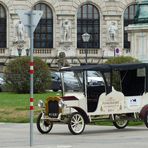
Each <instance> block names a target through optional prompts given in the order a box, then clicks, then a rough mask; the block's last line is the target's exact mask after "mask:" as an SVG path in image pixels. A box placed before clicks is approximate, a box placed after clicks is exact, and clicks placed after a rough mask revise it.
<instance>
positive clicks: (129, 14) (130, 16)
mask: <svg viewBox="0 0 148 148" xmlns="http://www.w3.org/2000/svg"><path fill="white" fill-rule="evenodd" d="M136 11H137V4H132V5H130V6H128V7H127V8H126V10H125V12H124V28H125V27H126V26H128V25H129V24H134V16H135V15H136ZM124 48H128V49H130V42H129V41H128V33H127V32H126V31H124Z"/></svg>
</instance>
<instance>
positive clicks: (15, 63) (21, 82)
mask: <svg viewBox="0 0 148 148" xmlns="http://www.w3.org/2000/svg"><path fill="white" fill-rule="evenodd" d="M29 62H30V58H29V57H19V58H16V59H15V60H12V61H11V62H10V63H9V64H8V65H7V66H6V68H5V80H6V82H7V83H8V84H9V85H11V88H12V89H13V90H14V91H16V92H18V93H28V92H29V91H30V74H29V69H30V66H29ZM34 71H35V73H34V92H36V93H37V92H44V91H45V90H46V89H47V88H48V86H49V85H50V75H49V69H48V65H47V64H46V63H45V62H43V61H42V60H41V59H40V58H37V57H35V58H34Z"/></svg>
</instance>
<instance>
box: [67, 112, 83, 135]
mask: <svg viewBox="0 0 148 148" xmlns="http://www.w3.org/2000/svg"><path fill="white" fill-rule="evenodd" d="M68 128H69V130H70V132H71V133H72V134H73V135H79V134H81V133H82V132H83V131H84V128H85V121H84V118H83V116H82V115H81V114H80V113H78V112H75V113H72V114H71V116H70V118H69V122H68Z"/></svg>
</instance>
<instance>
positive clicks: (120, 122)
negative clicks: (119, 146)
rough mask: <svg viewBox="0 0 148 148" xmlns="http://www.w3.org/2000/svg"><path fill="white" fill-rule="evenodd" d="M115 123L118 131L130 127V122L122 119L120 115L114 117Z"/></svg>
mask: <svg viewBox="0 0 148 148" xmlns="http://www.w3.org/2000/svg"><path fill="white" fill-rule="evenodd" d="M114 118H115V121H113V125H114V126H115V127H116V128H118V129H123V128H125V127H126V126H127V125H128V120H126V119H121V118H120V115H114Z"/></svg>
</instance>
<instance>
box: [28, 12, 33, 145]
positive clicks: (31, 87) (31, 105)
mask: <svg viewBox="0 0 148 148" xmlns="http://www.w3.org/2000/svg"><path fill="white" fill-rule="evenodd" d="M29 15H30V17H29V18H30V146H32V145H33V116H34V112H33V109H34V107H33V102H34V97H33V78H34V77H33V74H34V59H33V31H32V29H33V28H32V27H33V26H32V25H33V24H32V15H33V14H32V11H31V12H30V14H29Z"/></svg>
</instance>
